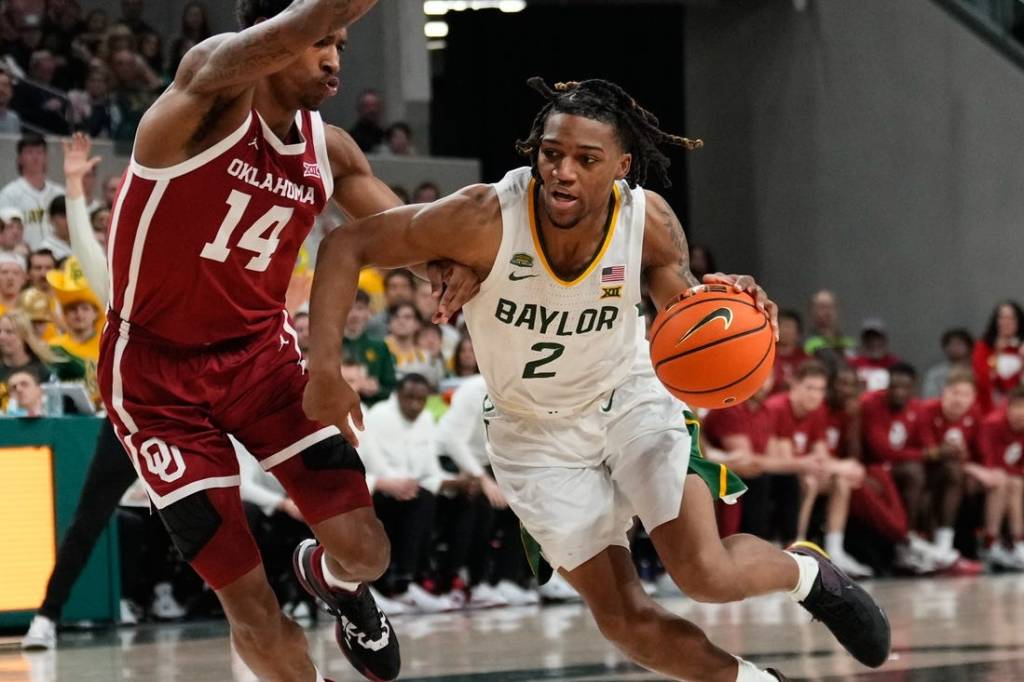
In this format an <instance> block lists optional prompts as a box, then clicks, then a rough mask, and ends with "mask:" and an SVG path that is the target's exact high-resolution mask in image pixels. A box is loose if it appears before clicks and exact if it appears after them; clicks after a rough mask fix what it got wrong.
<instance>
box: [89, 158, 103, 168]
mask: <svg viewBox="0 0 1024 682" xmlns="http://www.w3.org/2000/svg"><path fill="white" fill-rule="evenodd" d="M101 161H103V157H101V156H94V157H92V158H91V159H89V170H92V169H93V168H95V167H96V166H97V165H99V163H100V162H101Z"/></svg>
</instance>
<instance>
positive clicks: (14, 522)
mask: <svg viewBox="0 0 1024 682" xmlns="http://www.w3.org/2000/svg"><path fill="white" fill-rule="evenodd" d="M56 533H57V531H56V523H55V519H54V509H53V451H52V450H51V449H50V448H45V447H33V448H0V556H2V557H3V559H2V560H0V611H29V610H35V609H36V608H38V607H39V604H41V603H42V601H43V595H44V594H45V592H46V582H47V580H49V578H50V571H51V570H52V569H53V563H54V561H55V558H56V551H57V550H56V546H57V537H56Z"/></svg>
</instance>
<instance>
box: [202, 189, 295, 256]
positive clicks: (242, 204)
mask: <svg viewBox="0 0 1024 682" xmlns="http://www.w3.org/2000/svg"><path fill="white" fill-rule="evenodd" d="M250 201H252V196H250V195H248V194H246V193H245V192H239V191H238V190H232V192H231V196H229V197H228V202H227V203H228V207H229V210H228V214H227V215H226V216H224V222H222V223H221V224H220V229H219V230H217V236H216V237H215V238H214V240H213V241H212V242H207V243H206V246H204V247H203V251H202V253H200V254H199V255H200V256H202V257H203V258H209V259H210V260H215V261H217V262H218V263H223V262H224V261H226V260H227V259H228V256H229V255H231V248H230V247H229V246H228V241H229V240H230V239H231V235H232V234H233V233H234V231H235V230H236V229H238V223H240V222H242V216H243V215H245V209H247V208H249V202H250ZM294 212H295V209H294V208H285V207H284V206H274V207H273V208H271V209H270V210H269V211H267V212H266V213H264V214H263V217H262V218H260V219H259V220H257V221H256V222H255V223H253V224H252V227H250V228H249V229H248V230H246V231H245V234H243V235H242V238H241V239H239V240H238V246H239V247H241V248H243V249H245V250H247V251H254V252H255V253H256V254H257V255H255V256H253V257H252V258H250V259H249V262H248V263H246V264H245V269H246V270H252V271H254V272H265V271H266V269H267V268H268V267H269V266H270V258H271V257H272V256H273V255H274V252H275V251H277V247H278V245H279V244H280V243H281V242H280V241H279V240H278V237H280V236H281V230H283V229H284V226H285V225H287V224H288V221H289V220H291V219H292V213H294ZM267 232H270V236H269V237H264V236H263V235H265V234H266V233H267Z"/></svg>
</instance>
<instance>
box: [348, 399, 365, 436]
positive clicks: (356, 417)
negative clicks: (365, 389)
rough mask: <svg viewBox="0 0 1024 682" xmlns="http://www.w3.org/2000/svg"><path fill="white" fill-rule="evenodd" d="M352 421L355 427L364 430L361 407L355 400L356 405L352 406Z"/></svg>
mask: <svg viewBox="0 0 1024 682" xmlns="http://www.w3.org/2000/svg"><path fill="white" fill-rule="evenodd" d="M351 415H352V423H353V424H355V425H356V428H357V429H359V430H360V431H365V430H366V427H365V426H364V425H363V408H362V406H361V405H360V404H359V403H358V402H357V403H356V406H355V407H353V408H352V412H351Z"/></svg>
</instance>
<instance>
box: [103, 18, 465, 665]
mask: <svg viewBox="0 0 1024 682" xmlns="http://www.w3.org/2000/svg"><path fill="white" fill-rule="evenodd" d="M373 3H374V0H304V1H303V0H298V1H296V2H294V3H291V2H289V1H288V0H239V2H238V15H239V20H240V22H241V24H242V26H243V27H245V28H244V30H242V31H241V32H240V33H234V34H223V35H218V36H214V37H212V38H210V39H209V40H207V41H204V42H203V43H201V44H199V45H197V46H196V47H195V48H193V49H192V50H191V51H190V52H189V53H188V54H187V55H186V56H185V58H184V59H183V60H182V63H181V66H180V68H179V70H178V73H177V75H176V77H175V80H174V83H173V84H172V85H171V86H170V87H169V88H168V89H167V91H166V92H165V93H164V94H163V95H162V96H161V97H160V99H159V100H158V101H157V102H156V103H155V104H154V105H153V107H152V108H151V109H150V110H149V111H148V112H147V113H146V115H145V116H144V117H143V119H142V122H141V124H140V127H139V131H138V135H137V138H136V141H135V148H134V152H133V157H132V161H131V164H130V166H129V169H128V172H127V174H126V176H125V179H124V181H123V185H122V188H121V190H120V193H119V195H118V199H117V202H116V205H115V208H114V215H113V223H112V228H111V233H110V240H109V241H110V245H109V250H110V252H109V257H110V262H111V277H112V286H111V297H112V301H111V312H110V323H109V324H108V326H107V328H106V331H105V333H104V336H103V343H102V357H101V361H100V367H101V375H102V376H101V383H102V391H103V397H104V401H105V402H106V404H107V407H108V410H109V412H110V415H111V419H112V421H113V423H114V425H115V428H116V430H117V433H118V436H119V437H120V438H121V440H122V441H123V442H124V444H125V447H126V450H127V451H128V453H129V455H130V457H131V459H132V461H133V463H134V465H135V468H136V469H137V470H138V471H139V474H140V475H141V476H142V478H143V480H144V481H145V483H146V486H147V489H148V492H149V495H150V497H151V498H152V500H153V503H154V504H155V506H156V507H157V509H158V510H159V512H160V515H161V517H162V519H163V521H164V523H165V525H166V526H167V528H168V530H169V532H170V534H171V537H172V538H173V539H174V542H175V544H176V546H177V547H178V549H179V550H180V551H181V553H182V554H183V555H184V556H185V558H186V559H188V560H189V562H190V563H191V564H192V566H193V567H194V568H195V570H196V571H197V572H198V573H199V574H200V575H201V576H202V577H203V578H204V579H205V580H206V582H207V583H209V584H210V586H211V587H213V589H215V590H216V592H217V595H218V597H219V598H220V601H221V603H222V604H223V606H224V611H225V613H226V614H227V616H228V620H229V621H230V623H231V629H232V640H233V642H234V645H235V648H236V649H237V651H238V652H239V654H240V655H241V657H242V658H243V659H244V661H245V662H246V664H248V666H249V667H250V668H251V669H252V670H253V672H255V673H256V674H257V675H258V676H259V677H260V679H264V680H287V681H288V682H294V681H300V682H313V681H314V680H322V679H323V678H322V677H320V675H319V673H318V672H317V670H316V668H315V667H314V665H313V663H312V661H311V660H310V658H309V654H308V652H307V646H306V642H305V637H304V635H303V633H302V630H301V629H300V628H299V627H298V626H297V625H295V624H294V623H292V622H291V621H290V620H288V619H286V618H285V617H284V616H283V615H282V614H281V612H280V610H279V608H278V605H277V602H276V600H275V598H274V594H273V592H272V591H271V590H270V587H269V585H268V584H267V580H266V577H265V575H264V572H263V567H262V565H261V562H260V557H259V553H258V551H257V549H256V545H255V543H254V541H253V539H252V536H251V534H250V532H249V528H248V525H247V524H246V519H245V515H244V513H243V511H242V505H241V501H240V499H239V494H238V489H237V488H238V484H239V471H238V463H237V460H236V457H235V454H234V451H233V449H232V446H231V444H230V442H229V441H228V437H227V434H229V433H230V434H232V435H233V436H235V437H236V438H238V440H239V441H240V442H242V443H243V444H244V445H245V446H246V448H247V449H248V450H249V451H250V452H251V453H252V454H253V455H254V456H255V457H256V458H257V459H258V460H260V463H261V464H262V466H263V467H264V468H265V469H267V470H269V471H271V472H272V473H273V474H274V475H275V476H277V478H278V479H279V480H280V481H281V483H282V484H283V486H284V488H285V489H286V490H287V492H288V495H289V497H291V498H292V499H293V500H294V501H295V502H296V504H297V505H298V507H299V509H300V510H301V512H302V514H303V516H304V518H305V519H306V521H307V522H308V523H309V524H310V527H311V528H312V529H313V531H314V533H315V535H316V537H317V538H318V540H319V543H322V544H318V543H317V542H313V541H308V542H307V543H303V545H300V547H299V548H298V549H297V550H296V556H295V564H296V570H297V572H298V574H299V578H300V581H301V582H302V584H303V586H304V587H305V588H306V589H307V590H308V591H309V592H310V593H311V594H313V595H314V596H316V597H318V598H320V599H321V600H322V601H323V602H325V603H326V604H327V606H328V609H329V611H330V612H331V613H332V614H333V615H335V617H336V618H337V628H336V636H337V640H338V643H339V646H340V647H341V648H342V650H343V651H344V653H345V654H346V656H347V657H348V658H349V660H350V661H351V662H352V664H353V665H354V666H355V667H356V668H357V669H358V670H359V671H360V672H361V673H363V674H364V675H366V676H367V677H370V678H371V679H393V678H395V677H396V676H397V675H398V672H399V652H398V641H397V638H396V637H395V635H394V633H393V631H392V629H391V625H390V623H389V622H388V620H387V618H386V617H385V616H384V615H383V614H382V613H381V612H380V611H379V610H378V608H377V606H376V604H375V602H374V600H373V597H372V596H371V595H370V593H369V591H368V588H367V587H366V583H367V582H369V581H371V580H374V579H376V578H377V577H379V576H380V575H381V574H382V573H383V571H384V570H385V568H386V567H387V565H388V560H389V556H388V555H389V546H388V540H387V536H386V534H385V532H384V529H383V527H382V526H381V524H380V523H379V521H378V520H377V518H376V516H375V515H374V512H373V507H372V502H371V498H370V495H369V492H368V491H367V488H366V482H365V480H364V470H363V466H362V463H361V461H360V458H359V455H358V454H357V453H356V451H355V449H354V448H353V447H352V446H351V445H350V444H349V443H347V442H346V441H345V440H344V439H343V438H342V436H341V435H340V432H339V431H338V429H337V428H335V427H333V426H327V425H324V424H320V423H317V422H313V421H310V420H308V419H307V418H306V417H305V415H304V414H303V411H302V406H301V402H302V393H303V389H304V388H305V384H306V376H305V367H304V365H303V364H302V362H301V355H300V351H299V348H298V341H297V337H296V334H295V331H294V329H292V327H291V325H290V323H289V320H288V316H287V313H286V312H285V293H286V290H287V287H288V281H289V278H290V275H291V271H292V269H293V267H294V264H295V260H296V257H297V255H298V251H299V248H300V246H301V244H302V242H303V240H304V239H305V238H306V236H307V234H308V233H309V230H310V229H311V227H312V225H313V221H314V219H315V218H316V216H317V215H318V214H319V213H320V212H321V211H322V210H323V209H324V207H325V206H326V204H327V202H328V201H329V200H331V199H332V198H333V199H334V200H335V201H336V202H337V203H338V204H339V205H340V206H341V207H342V209H343V210H345V212H346V213H348V214H349V215H350V216H352V217H355V218H358V217H362V216H366V215H370V214H373V213H376V212H378V211H381V210H385V209H388V208H391V207H394V206H397V205H399V204H400V203H401V202H400V201H399V200H398V199H397V197H395V196H394V194H393V193H391V191H390V190H389V189H388V188H387V187H386V185H385V184H384V183H382V182H380V181H379V180H377V179H376V178H374V177H373V175H372V173H371V171H370V168H369V164H368V163H367V161H366V158H365V157H364V156H363V154H362V152H360V151H359V149H358V147H357V146H356V145H355V143H354V142H353V141H352V139H351V138H350V137H349V136H348V134H347V133H345V132H343V131H341V130H339V129H337V128H333V127H329V126H325V125H324V124H323V122H322V121H321V119H320V115H319V114H318V113H317V111H316V110H317V108H318V107H319V106H320V104H321V103H322V102H323V100H324V99H326V98H327V97H329V96H331V95H333V94H334V93H335V92H336V91H337V88H338V85H339V79H338V73H339V69H340V52H341V50H342V49H343V48H344V44H345V40H346V33H345V26H346V25H347V24H348V23H350V22H352V21H354V20H355V19H357V18H358V17H359V16H361V15H362V14H363V13H364V12H366V11H367V10H368V9H369V8H370V6H372V5H373ZM465 274H466V271H465V270H463V271H461V275H460V277H459V282H458V283H454V284H452V286H451V287H450V289H452V290H453V291H452V295H453V296H455V297H456V298H457V299H461V298H464V296H463V295H462V294H463V293H464V292H466V291H468V290H470V289H472V288H473V284H472V283H474V282H476V278H475V277H474V276H470V277H468V278H466V277H465ZM467 281H468V282H469V284H467ZM450 301H451V299H450V298H449V299H447V302H445V304H444V305H446V306H448V307H447V308H444V307H443V310H451V309H453V308H451V303H450ZM441 316H442V317H443V316H444V313H443V312H442V313H441ZM339 352H340V349H339Z"/></svg>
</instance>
